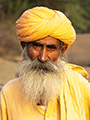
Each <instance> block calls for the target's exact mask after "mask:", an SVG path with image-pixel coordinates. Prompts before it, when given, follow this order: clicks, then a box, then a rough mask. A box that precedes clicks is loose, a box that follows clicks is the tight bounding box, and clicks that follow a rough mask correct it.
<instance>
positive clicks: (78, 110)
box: [0, 64, 90, 120]
mask: <svg viewBox="0 0 90 120" xmlns="http://www.w3.org/2000/svg"><path fill="white" fill-rule="evenodd" d="M68 66H69V67H68ZM68 66H67V73H66V75H65V77H63V81H64V82H63V83H62V84H63V85H62V88H60V99H59V100H57V99H56V98H55V97H54V98H53V102H52V101H50V102H49V104H48V107H47V111H46V112H45V111H44V110H43V109H42V108H41V107H40V106H37V105H36V104H35V103H33V104H31V103H30V102H27V101H26V99H25V96H24V95H23V94H22V91H21V82H20V79H19V78H17V79H14V80H11V81H9V82H8V83H7V84H6V85H5V86H4V87H3V89H2V91H1V95H0V120H90V113H89V111H90V90H89V89H90V83H88V81H87V80H86V79H85V78H84V77H82V75H83V76H87V73H86V71H84V69H83V68H81V67H79V68H78V69H80V70H81V71H80V73H81V74H82V75H80V74H79V73H78V72H76V71H77V67H78V66H74V65H70V64H68ZM75 68H76V69H75Z"/></svg>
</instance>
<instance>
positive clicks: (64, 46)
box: [61, 44, 67, 55]
mask: <svg viewBox="0 0 90 120" xmlns="http://www.w3.org/2000/svg"><path fill="white" fill-rule="evenodd" d="M66 49H67V45H66V44H63V46H62V48H61V52H62V55H63V54H64V52H65V51H66Z"/></svg>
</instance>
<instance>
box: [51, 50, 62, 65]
mask: <svg viewBox="0 0 90 120" xmlns="http://www.w3.org/2000/svg"><path fill="white" fill-rule="evenodd" d="M59 52H60V51H58V52H55V53H53V54H51V55H50V59H51V61H52V62H53V63H54V62H56V61H57V60H58V57H59Z"/></svg>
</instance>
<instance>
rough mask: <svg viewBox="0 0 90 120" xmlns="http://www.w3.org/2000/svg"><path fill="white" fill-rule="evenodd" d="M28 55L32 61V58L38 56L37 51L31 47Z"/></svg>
mask: <svg viewBox="0 0 90 120" xmlns="http://www.w3.org/2000/svg"><path fill="white" fill-rule="evenodd" d="M28 55H29V58H30V59H31V60H32V61H33V60H34V59H36V58H37V57H38V52H37V51H35V50H33V49H29V50H28Z"/></svg>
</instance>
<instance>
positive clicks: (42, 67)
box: [18, 48, 64, 105]
mask: <svg viewBox="0 0 90 120" xmlns="http://www.w3.org/2000/svg"><path fill="white" fill-rule="evenodd" d="M22 57H23V60H22V61H21V62H20V63H19V66H18V73H19V76H20V77H21V83H22V91H23V92H24V94H25V96H26V98H27V100H29V101H31V102H33V101H35V102H36V103H40V104H42V105H48V102H49V101H50V100H52V98H53V96H56V97H57V98H58V94H59V91H60V86H61V74H62V72H64V69H63V64H62V62H61V60H60V58H59V60H58V61H57V62H56V63H55V64H53V63H51V62H50V61H47V62H45V63H40V62H39V61H38V59H35V60H34V61H33V62H32V61H31V60H30V58H29V57H28V55H27V49H26V48H25V49H24V51H23V52H22Z"/></svg>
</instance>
